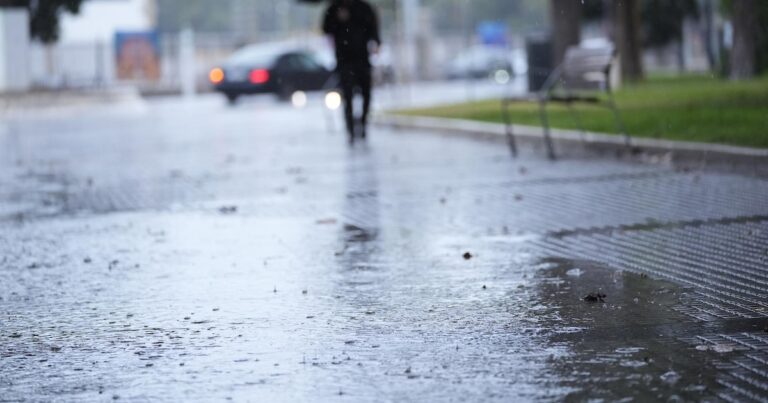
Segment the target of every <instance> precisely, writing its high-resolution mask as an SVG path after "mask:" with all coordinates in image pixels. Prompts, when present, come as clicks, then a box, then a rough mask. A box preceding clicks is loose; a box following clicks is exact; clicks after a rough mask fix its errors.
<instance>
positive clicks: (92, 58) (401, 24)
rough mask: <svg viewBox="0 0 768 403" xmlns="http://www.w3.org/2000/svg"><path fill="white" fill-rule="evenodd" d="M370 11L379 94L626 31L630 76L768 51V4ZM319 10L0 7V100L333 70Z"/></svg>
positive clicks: (449, 0) (172, 0)
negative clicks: (305, 57)
mask: <svg viewBox="0 0 768 403" xmlns="http://www.w3.org/2000/svg"><path fill="white" fill-rule="evenodd" d="M372 2H373V3H374V4H375V5H376V6H377V7H378V9H379V13H380V18H381V22H382V23H381V26H382V29H383V36H384V47H383V49H382V52H381V54H380V55H379V56H378V57H377V59H376V61H375V64H376V69H377V75H376V77H377V81H378V82H379V83H380V84H409V83H413V82H423V81H434V80H449V79H471V80H480V81H487V80H491V81H496V82H499V83H507V82H508V81H509V80H510V79H511V78H512V77H514V76H521V75H523V76H524V75H526V74H528V64H529V59H530V58H531V57H534V60H535V63H536V66H534V67H535V68H537V69H546V68H548V67H550V68H551V66H552V65H554V64H556V63H557V59H558V49H562V48H563V47H564V46H568V45H573V44H578V43H582V44H600V43H613V42H617V41H615V40H614V39H615V38H617V37H618V36H617V35H621V34H622V33H627V34H626V35H628V37H629V38H630V39H631V38H633V37H634V38H636V39H637V40H634V41H633V40H630V41H623V42H622V41H618V42H617V47H619V48H620V49H621V50H622V52H621V56H622V60H621V61H622V69H621V70H622V72H623V73H624V76H625V78H630V79H637V78H638V77H640V76H642V75H644V74H649V73H651V74H652V73H654V72H707V73H712V74H716V75H720V76H733V77H748V76H751V75H754V74H757V73H758V72H760V71H762V70H764V69H765V67H766V64H768V61H766V60H765V59H766V58H765V57H762V58H761V57H760V55H761V54H763V55H764V54H766V52H761V51H758V50H760V49H765V48H766V47H768V40H766V37H768V36H766V35H762V36H761V35H757V34H755V33H756V32H758V31H761V30H763V31H764V30H766V29H768V28H766V27H768V23H766V21H768V19H767V18H766V16H767V15H768V11H766V9H767V8H768V7H767V6H766V3H765V2H758V1H751V0H734V1H725V0H722V1H721V0H679V1H678V0H676V1H664V0H645V1H639V0H638V1H623V2H612V1H609V0H583V1H580V2H577V1H563V0H550V1H540V0H472V1H470V0H373V1H372ZM579 3H581V4H579ZM634 3H636V4H634ZM734 3H735V4H734ZM734 5H735V6H736V7H734ZM324 7H325V2H322V1H320V2H302V1H298V0H293V1H289V0H280V1H274V0H2V1H0V8H1V10H0V13H2V18H0V21H2V23H0V27H2V29H1V30H0V31H2V35H1V36H0V49H2V52H0V55H2V59H0V67H2V69H0V71H1V72H2V76H3V80H2V81H0V91H1V92H24V91H31V90H62V89H97V88H109V87H115V86H131V87H134V88H137V89H138V90H139V91H140V92H141V94H142V95H147V96H148V95H157V94H181V93H183V92H184V91H186V92H191V91H194V92H206V91H210V90H211V89H212V84H211V82H210V80H209V73H210V71H211V69H213V68H215V67H216V66H219V65H221V64H222V63H224V61H225V60H226V59H227V58H228V57H229V56H230V55H231V54H232V53H233V52H234V51H236V50H237V49H239V48H242V47H244V46H246V45H252V44H283V45H285V46H304V47H307V48H311V49H312V50H313V51H315V52H316V54H317V56H318V58H319V59H320V60H322V61H323V63H325V64H327V65H328V67H329V68H331V67H332V63H333V60H332V53H331V50H330V48H329V46H328V44H327V42H326V41H325V40H324V39H323V38H322V36H321V33H320V31H319V24H320V19H321V14H322V11H323V8H324ZM622 8H627V9H628V10H629V11H628V12H624V11H623V10H622ZM745 8H746V9H747V10H744V9H745ZM750 8H751V9H752V12H750V11H749V9H750ZM633 47H634V48H633ZM745 49H746V50H745ZM532 52H533V53H536V52H538V53H539V54H530V53H532ZM542 52H543V53H542ZM560 53H562V52H560ZM542 54H546V56H547V57H544V60H542ZM550 54H551V55H552V60H548V59H549V56H550ZM531 73H534V72H531ZM540 73H541V72H540ZM541 74H544V73H541ZM525 81H526V82H528V80H525Z"/></svg>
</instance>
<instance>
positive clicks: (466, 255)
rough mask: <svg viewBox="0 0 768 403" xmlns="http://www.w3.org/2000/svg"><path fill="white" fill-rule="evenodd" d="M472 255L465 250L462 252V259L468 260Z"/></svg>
mask: <svg viewBox="0 0 768 403" xmlns="http://www.w3.org/2000/svg"><path fill="white" fill-rule="evenodd" d="M472 257H473V256H472V254H471V253H469V252H466V253H464V260H469V259H472Z"/></svg>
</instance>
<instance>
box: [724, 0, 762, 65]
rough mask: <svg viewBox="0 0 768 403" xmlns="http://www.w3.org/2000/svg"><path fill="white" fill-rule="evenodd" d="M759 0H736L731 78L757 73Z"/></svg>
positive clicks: (734, 4) (734, 2)
mask: <svg viewBox="0 0 768 403" xmlns="http://www.w3.org/2000/svg"><path fill="white" fill-rule="evenodd" d="M757 6H758V5H757V0H736V1H733V2H732V5H731V7H732V8H733V49H732V51H731V78H733V79H735V80H740V79H745V78H750V77H754V76H755V74H756V73H757V57H756V56H757V36H758V32H759V30H758V7H757Z"/></svg>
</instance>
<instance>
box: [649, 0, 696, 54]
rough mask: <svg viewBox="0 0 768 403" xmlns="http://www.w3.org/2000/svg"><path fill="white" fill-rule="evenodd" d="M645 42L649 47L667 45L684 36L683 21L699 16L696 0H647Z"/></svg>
mask: <svg viewBox="0 0 768 403" xmlns="http://www.w3.org/2000/svg"><path fill="white" fill-rule="evenodd" d="M642 16H643V27H644V30H643V31H644V33H645V35H644V37H643V42H644V44H645V45H646V46H648V47H661V46H666V45H668V44H670V43H672V42H676V41H680V40H682V38H683V21H684V20H685V18H686V17H689V16H690V17H698V16H699V3H698V2H697V1H696V0H645V1H644V2H643V11H642Z"/></svg>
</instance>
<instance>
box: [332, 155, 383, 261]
mask: <svg viewBox="0 0 768 403" xmlns="http://www.w3.org/2000/svg"><path fill="white" fill-rule="evenodd" d="M342 215H343V216H344V218H343V220H344V225H343V227H342V232H341V236H340V241H341V242H342V247H341V251H340V252H341V253H340V254H339V258H340V260H341V261H343V262H344V266H345V267H347V268H350V269H353V268H354V267H355V266H357V265H361V264H362V265H365V264H367V263H368V262H369V261H370V260H371V258H372V255H373V251H374V250H375V249H376V248H377V245H378V242H379V226H380V222H379V181H378V175H377V173H376V167H375V166H374V156H373V155H371V153H370V151H369V150H368V149H367V148H352V149H350V155H349V157H348V158H347V167H346V181H345V194H344V204H343V206H342Z"/></svg>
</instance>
